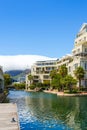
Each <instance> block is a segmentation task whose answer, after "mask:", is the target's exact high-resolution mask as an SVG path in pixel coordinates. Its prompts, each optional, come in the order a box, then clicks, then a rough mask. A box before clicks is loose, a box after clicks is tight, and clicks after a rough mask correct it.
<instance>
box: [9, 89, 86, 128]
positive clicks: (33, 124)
mask: <svg viewBox="0 0 87 130" xmlns="http://www.w3.org/2000/svg"><path fill="white" fill-rule="evenodd" d="M7 99H8V100H9V102H13V103H17V106H18V113H19V120H20V128H21V130H87V97H59V96H57V95H56V94H48V93H42V92H25V91H10V92H9V95H8V97H7Z"/></svg>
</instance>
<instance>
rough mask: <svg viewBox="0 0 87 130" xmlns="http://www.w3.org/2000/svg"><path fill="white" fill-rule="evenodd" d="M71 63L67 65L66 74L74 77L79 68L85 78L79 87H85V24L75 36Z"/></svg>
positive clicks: (86, 37)
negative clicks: (82, 70)
mask: <svg viewBox="0 0 87 130" xmlns="http://www.w3.org/2000/svg"><path fill="white" fill-rule="evenodd" d="M72 56H73V61H72V62H71V63H70V64H69V65H68V73H69V74H71V75H72V76H74V70H75V69H76V68H77V67H78V66H81V67H83V69H84V70H85V77H84V79H83V80H82V81H81V85H82V86H84V87H87V24H86V23H84V24H83V25H82V27H81V29H80V31H79V32H78V34H77V35H76V38H75V42H74V48H73V50H72Z"/></svg>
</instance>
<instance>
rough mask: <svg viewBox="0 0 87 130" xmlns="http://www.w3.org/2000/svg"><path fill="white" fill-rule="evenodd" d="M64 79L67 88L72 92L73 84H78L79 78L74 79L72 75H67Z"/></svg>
mask: <svg viewBox="0 0 87 130" xmlns="http://www.w3.org/2000/svg"><path fill="white" fill-rule="evenodd" d="M64 80H65V85H66V87H67V88H68V89H69V90H70V92H71V91H72V86H73V85H76V83H77V80H76V79H74V78H73V77H72V76H71V75H67V76H66V77H65V79H64Z"/></svg>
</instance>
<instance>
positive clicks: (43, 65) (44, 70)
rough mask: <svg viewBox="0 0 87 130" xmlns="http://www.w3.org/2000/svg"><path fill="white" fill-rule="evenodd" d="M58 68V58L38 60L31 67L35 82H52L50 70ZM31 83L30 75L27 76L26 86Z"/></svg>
mask: <svg viewBox="0 0 87 130" xmlns="http://www.w3.org/2000/svg"><path fill="white" fill-rule="evenodd" d="M56 69H57V59H55V60H47V61H37V62H36V63H34V64H33V66H32V67H31V75H32V76H33V82H34V83H45V82H49V83H50V80H51V79H50V71H52V70H56ZM29 85H30V81H29V80H28V75H27V76H26V86H27V87H28V86H29Z"/></svg>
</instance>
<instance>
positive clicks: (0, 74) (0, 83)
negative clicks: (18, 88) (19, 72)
mask: <svg viewBox="0 0 87 130" xmlns="http://www.w3.org/2000/svg"><path fill="white" fill-rule="evenodd" d="M3 89H4V77H3V70H2V67H1V66H0V92H1V91H2V90H3Z"/></svg>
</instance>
